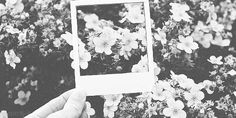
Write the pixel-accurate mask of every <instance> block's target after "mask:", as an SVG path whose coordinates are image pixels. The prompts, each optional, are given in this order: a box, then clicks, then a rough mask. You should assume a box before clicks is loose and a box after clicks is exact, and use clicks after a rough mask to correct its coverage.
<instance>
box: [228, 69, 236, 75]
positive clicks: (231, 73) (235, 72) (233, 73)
mask: <svg viewBox="0 0 236 118" xmlns="http://www.w3.org/2000/svg"><path fill="white" fill-rule="evenodd" d="M227 74H229V75H231V76H235V75H236V71H235V70H234V69H232V70H230V71H229V72H227Z"/></svg>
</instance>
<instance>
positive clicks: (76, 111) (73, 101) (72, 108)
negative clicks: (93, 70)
mask: <svg viewBox="0 0 236 118" xmlns="http://www.w3.org/2000/svg"><path fill="white" fill-rule="evenodd" d="M85 100H86V93H85V92H84V91H81V90H78V89H77V90H75V91H74V92H73V93H72V95H71V96H70V97H69V99H68V100H67V102H66V104H65V106H64V108H63V111H65V112H66V114H67V116H68V117H69V118H79V117H80V116H81V114H82V111H83V108H84V106H85Z"/></svg>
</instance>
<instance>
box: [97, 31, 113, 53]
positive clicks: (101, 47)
mask: <svg viewBox="0 0 236 118" xmlns="http://www.w3.org/2000/svg"><path fill="white" fill-rule="evenodd" d="M111 34H115V31H114V30H113V29H112V28H108V27H107V28H104V29H103V31H102V33H101V34H100V35H99V36H98V37H94V39H93V43H94V45H95V51H96V52H97V53H103V52H104V53H105V54H107V55H110V54H111V53H112V51H111V47H112V46H113V45H114V44H115V42H116V38H117V37H116V35H111Z"/></svg>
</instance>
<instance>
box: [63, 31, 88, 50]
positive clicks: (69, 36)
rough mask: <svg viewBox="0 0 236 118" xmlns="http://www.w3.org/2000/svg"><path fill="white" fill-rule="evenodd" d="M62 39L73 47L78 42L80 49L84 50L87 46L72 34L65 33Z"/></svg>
mask: <svg viewBox="0 0 236 118" xmlns="http://www.w3.org/2000/svg"><path fill="white" fill-rule="evenodd" d="M61 38H62V39H64V40H65V41H66V43H68V44H69V45H71V46H73V45H74V43H77V42H76V41H78V43H79V47H80V48H84V46H85V44H84V43H83V42H82V41H81V39H80V38H79V37H77V36H74V35H73V34H71V33H70V32H65V34H62V35H61Z"/></svg>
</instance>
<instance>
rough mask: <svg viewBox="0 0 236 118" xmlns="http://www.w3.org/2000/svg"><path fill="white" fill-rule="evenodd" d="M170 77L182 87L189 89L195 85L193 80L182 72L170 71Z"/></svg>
mask: <svg viewBox="0 0 236 118" xmlns="http://www.w3.org/2000/svg"><path fill="white" fill-rule="evenodd" d="M171 78H172V79H175V80H176V81H177V82H178V83H179V86H180V87H182V88H184V89H191V88H192V87H193V86H194V85H195V82H194V81H193V80H192V79H189V78H188V77H187V76H186V75H184V74H180V75H176V74H174V73H172V75H171Z"/></svg>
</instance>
